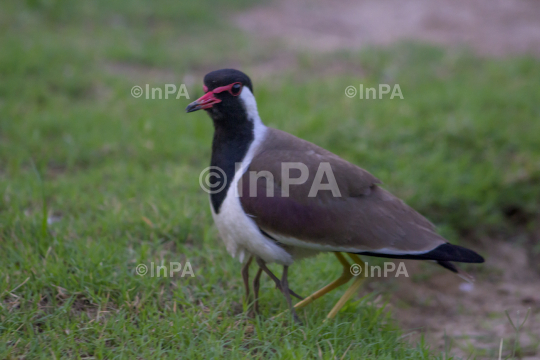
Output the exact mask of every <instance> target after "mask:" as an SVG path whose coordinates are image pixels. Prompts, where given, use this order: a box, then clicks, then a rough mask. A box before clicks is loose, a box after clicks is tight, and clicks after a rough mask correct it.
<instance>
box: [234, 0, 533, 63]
mask: <svg viewBox="0 0 540 360" xmlns="http://www.w3.org/2000/svg"><path fill="white" fill-rule="evenodd" d="M235 22H236V24H237V25H238V26H239V27H240V28H242V29H244V30H246V31H248V32H250V33H251V34H253V35H254V36H258V37H261V39H264V38H269V37H279V38H282V39H283V40H284V41H285V42H286V43H287V44H288V45H289V46H291V47H294V48H301V49H310V50H314V51H334V50H339V49H348V50H354V49H358V48H361V47H362V46H366V45H373V44H375V45H387V44H391V43H393V42H395V41H398V40H420V41H426V42H430V43H434V44H441V45H458V46H461V45H466V46H468V47H470V48H471V49H473V50H474V51H476V52H478V53H480V54H487V55H504V54H509V53H532V54H536V55H540V2H539V1H537V0H408V1H400V0H360V1H355V0H341V1H328V0H312V1H308V0H288V1H285V0H283V1H281V2H279V3H277V4H272V5H270V6H266V7H259V8H255V9H253V10H250V11H248V12H245V13H241V14H239V15H238V16H237V17H236V18H235Z"/></svg>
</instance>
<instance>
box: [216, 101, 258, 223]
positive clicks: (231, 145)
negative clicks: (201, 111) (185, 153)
mask: <svg viewBox="0 0 540 360" xmlns="http://www.w3.org/2000/svg"><path fill="white" fill-rule="evenodd" d="M212 118H213V119H214V128H215V131H214V140H213V141H212V161H211V163H210V165H211V166H216V167H218V168H219V169H221V170H223V172H224V173H225V176H226V183H225V186H223V185H222V184H223V179H218V178H215V177H211V178H210V179H209V182H210V184H212V185H214V186H215V188H213V189H216V190H218V189H220V188H221V187H222V186H223V188H222V189H221V190H219V191H217V192H216V193H212V194H210V202H211V203H212V207H213V208H214V212H215V213H216V214H218V213H219V210H220V208H221V204H223V201H224V200H225V197H226V196H227V191H228V190H229V187H230V186H231V183H232V181H233V179H234V174H235V164H236V163H241V162H242V160H243V159H244V157H245V156H246V153H247V152H248V150H249V146H250V145H251V143H252V142H253V139H254V138H255V136H254V133H253V122H252V121H249V119H248V118H247V114H245V112H244V113H238V112H237V113H236V114H235V116H234V118H228V119H227V121H220V120H218V119H216V118H214V117H213V116H212Z"/></svg>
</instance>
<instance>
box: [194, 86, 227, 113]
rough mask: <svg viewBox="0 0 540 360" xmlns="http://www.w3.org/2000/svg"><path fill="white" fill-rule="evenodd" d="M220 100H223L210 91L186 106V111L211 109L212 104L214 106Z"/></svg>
mask: <svg viewBox="0 0 540 360" xmlns="http://www.w3.org/2000/svg"><path fill="white" fill-rule="evenodd" d="M220 102H221V100H220V99H218V98H217V97H216V96H215V95H214V93H213V92H212V91H209V92H207V93H206V94H204V95H203V96H201V97H200V98H198V99H197V100H195V101H194V102H192V103H191V104H189V105H188V106H187V108H186V112H188V113H190V112H193V111H197V110H201V109H210V108H211V107H212V106H214V104H217V103H220Z"/></svg>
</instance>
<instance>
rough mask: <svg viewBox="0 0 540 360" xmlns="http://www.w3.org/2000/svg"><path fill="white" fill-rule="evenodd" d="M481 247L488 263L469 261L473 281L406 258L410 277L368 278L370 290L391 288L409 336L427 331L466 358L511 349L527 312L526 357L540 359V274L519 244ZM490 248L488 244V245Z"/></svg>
mask: <svg viewBox="0 0 540 360" xmlns="http://www.w3.org/2000/svg"><path fill="white" fill-rule="evenodd" d="M484 248H485V249H484V250H481V251H480V252H481V253H482V254H483V255H485V257H486V263H485V264H484V265H478V266H470V269H471V274H474V272H475V271H476V272H477V273H476V274H475V277H476V281H475V282H474V284H469V283H467V282H465V281H463V280H462V279H461V278H459V277H457V276H455V275H454V274H452V273H450V272H448V271H444V270H443V269H441V270H439V269H436V268H435V266H433V265H431V264H427V263H419V262H415V261H407V262H405V263H406V267H407V269H408V273H409V276H410V277H409V278H403V277H401V278H399V279H392V278H389V279H381V281H379V280H376V281H373V280H372V281H370V282H369V284H368V285H367V288H366V290H365V291H366V293H367V291H380V292H382V293H385V294H388V295H385V297H387V298H388V301H389V304H390V308H391V309H392V313H393V315H394V317H395V318H396V319H397V321H398V322H399V323H400V325H401V326H402V328H403V329H404V331H405V333H406V336H408V337H409V338H410V340H411V341H412V342H416V341H417V340H418V339H419V338H420V335H421V334H423V335H424V336H425V338H426V340H427V342H428V344H430V346H431V347H432V348H434V349H436V350H438V351H444V349H445V347H446V348H450V351H449V353H450V354H451V355H454V356H459V357H461V358H464V359H467V358H469V356H471V354H473V356H472V357H471V358H474V356H476V358H477V359H497V358H498V356H499V346H500V341H501V339H503V352H502V354H503V358H505V356H509V355H511V354H512V349H513V344H514V341H515V339H516V333H515V331H514V329H513V328H512V325H511V323H510V321H509V320H508V318H507V315H506V312H508V314H509V315H510V317H511V319H512V321H513V322H514V324H515V325H516V326H518V324H520V323H521V322H523V320H524V318H525V315H526V314H527V312H528V311H529V316H528V319H527V321H526V322H525V324H524V325H523V328H522V329H521V331H520V335H519V344H520V351H519V352H517V354H519V355H520V356H522V358H523V359H528V360H532V359H540V349H539V345H540V281H539V280H540V275H539V274H538V273H537V272H536V271H535V270H534V267H532V266H531V265H532V264H530V259H529V257H528V256H527V255H528V254H527V251H526V250H525V249H524V247H523V246H521V245H519V246H518V245H512V244H511V243H509V242H505V241H497V242H493V241H492V240H491V241H490V246H485V247H484ZM486 249H487V250H486Z"/></svg>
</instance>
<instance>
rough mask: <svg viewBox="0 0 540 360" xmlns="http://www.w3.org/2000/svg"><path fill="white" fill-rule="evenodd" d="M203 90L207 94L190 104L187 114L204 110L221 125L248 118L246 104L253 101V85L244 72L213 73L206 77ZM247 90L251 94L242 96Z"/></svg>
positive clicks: (225, 70)
mask: <svg viewBox="0 0 540 360" xmlns="http://www.w3.org/2000/svg"><path fill="white" fill-rule="evenodd" d="M203 89H204V92H205V94H204V95H203V96H201V97H200V98H199V99H197V100H195V101H194V102H192V103H191V104H189V105H188V107H187V108H186V112H188V113H189V112H193V111H197V110H201V109H204V110H206V111H207V112H208V114H209V115H210V117H212V119H213V120H214V122H220V123H221V122H224V121H227V120H229V121H230V120H233V119H235V118H236V119H238V118H245V117H246V112H247V107H248V106H249V104H246V102H250V101H252V100H251V99H252V98H253V85H252V84H251V80H250V78H249V77H248V76H247V75H246V74H244V73H243V72H241V71H238V70H234V69H221V70H216V71H212V72H210V73H208V74H206V76H205V77H204V86H203ZM246 90H248V92H249V94H244V96H242V92H244V91H246ZM246 95H249V96H246ZM248 98H249V99H248ZM253 101H254V100H253Z"/></svg>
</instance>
